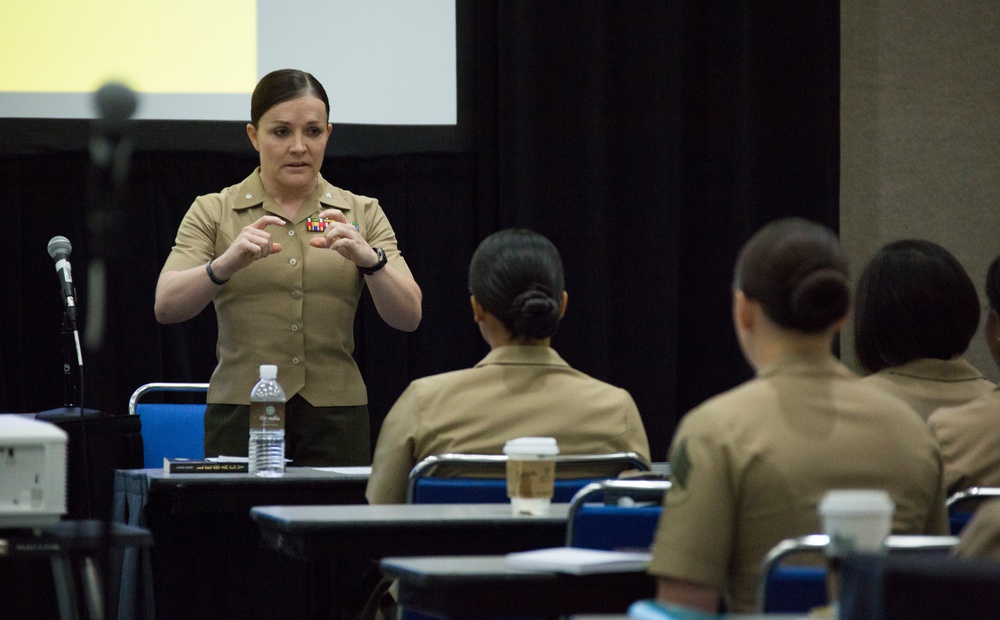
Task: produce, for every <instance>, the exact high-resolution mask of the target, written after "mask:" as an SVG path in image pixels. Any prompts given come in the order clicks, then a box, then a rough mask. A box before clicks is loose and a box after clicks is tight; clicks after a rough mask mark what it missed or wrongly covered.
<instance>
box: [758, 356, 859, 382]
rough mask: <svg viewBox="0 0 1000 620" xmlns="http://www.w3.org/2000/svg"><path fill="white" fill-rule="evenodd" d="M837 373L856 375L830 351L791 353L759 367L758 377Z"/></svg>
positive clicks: (847, 375)
mask: <svg viewBox="0 0 1000 620" xmlns="http://www.w3.org/2000/svg"><path fill="white" fill-rule="evenodd" d="M805 374H837V375H843V376H845V377H854V376H857V375H855V374H854V373H853V372H851V370H850V369H849V368H848V367H847V366H844V365H843V364H842V363H841V362H840V360H838V359H837V358H836V357H834V356H833V354H832V353H827V352H823V353H792V354H789V355H785V356H784V357H782V358H780V359H778V360H776V361H774V362H772V363H770V364H768V365H767V366H765V367H764V368H761V369H760V372H758V373H757V376H758V377H761V378H763V377H773V376H775V375H805Z"/></svg>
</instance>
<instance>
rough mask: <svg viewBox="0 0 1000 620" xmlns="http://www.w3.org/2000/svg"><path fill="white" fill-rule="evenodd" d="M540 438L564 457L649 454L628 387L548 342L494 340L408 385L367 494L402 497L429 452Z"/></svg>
mask: <svg viewBox="0 0 1000 620" xmlns="http://www.w3.org/2000/svg"><path fill="white" fill-rule="evenodd" d="M534 436H544V437H555V438H556V441H557V442H558V445H559V452H560V453H561V454H606V453H609V452H629V451H631V452H635V453H637V454H638V455H639V456H641V457H642V458H643V459H645V460H647V461H648V460H649V442H648V440H647V438H646V431H645V429H644V428H643V425H642V419H641V418H640V417H639V411H638V409H637V408H636V406H635V402H634V401H633V400H632V397H631V396H630V395H629V393H628V392H626V391H625V390H623V389H621V388H617V387H614V386H611V385H608V384H607V383H604V382H602V381H598V380H597V379H594V378H593V377H590V376H587V375H585V374H584V373H582V372H580V371H578V370H574V369H573V368H571V367H570V366H569V364H567V363H566V362H565V361H563V359H562V358H561V357H560V356H559V354H558V353H556V352H555V350H553V349H552V348H550V347H544V346H505V347H498V348H496V349H494V350H492V351H491V352H490V353H489V355H487V356H486V357H485V358H483V360H482V361H480V362H479V363H478V364H476V365H475V367H473V368H468V369H465V370H458V371H454V372H448V373H444V374H440V375H434V376H430V377H424V378H422V379H417V380H416V381H413V382H412V383H410V385H409V387H407V388H406V390H405V391H404V392H403V394H402V395H401V396H400V397H399V400H397V401H396V403H395V404H394V405H393V407H392V409H391V410H390V411H389V413H388V415H387V416H386V418H385V421H384V422H383V424H382V430H381V432H380V433H379V437H378V442H377V444H376V446H375V455H374V457H373V459H372V474H371V477H370V478H369V480H368V489H367V493H366V495H367V497H368V501H369V502H370V503H372V504H399V503H405V501H406V489H407V483H408V477H409V473H410V470H411V469H412V468H413V466H414V465H416V464H417V463H418V462H419V461H421V460H422V459H424V458H425V457H428V456H431V455H435V454H445V453H448V452H456V453H465V454H502V453H503V446H504V443H506V441H507V440H508V439H514V438H516V437H534Z"/></svg>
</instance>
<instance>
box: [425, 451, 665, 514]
mask: <svg viewBox="0 0 1000 620" xmlns="http://www.w3.org/2000/svg"><path fill="white" fill-rule="evenodd" d="M567 465H568V466H586V467H590V466H594V467H600V468H602V469H603V468H607V471H608V475H609V476H613V475H616V474H617V472H621V471H625V470H629V469H637V470H641V471H648V470H649V464H648V463H646V462H645V461H643V460H642V459H641V458H640V457H639V456H638V455H636V454H635V453H632V452H621V453H612V454H597V455H559V456H558V457H557V458H556V476H557V478H556V481H555V489H554V495H553V497H552V501H553V502H569V501H570V500H571V499H572V498H573V496H574V495H575V494H576V492H577V491H579V490H580V489H581V488H583V487H585V486H587V485H588V484H591V483H593V482H595V481H597V480H603V479H605V478H607V477H608V476H602V477H593V476H588V477H579V478H572V477H558V476H559V470H560V468H561V467H563V466H567ZM506 467H507V457H506V456H505V455H503V454H440V455H434V456H429V457H427V458H425V459H424V460H422V461H421V462H420V463H418V464H417V465H416V466H415V467H414V468H413V470H412V471H410V481H409V487H408V489H407V502H408V503H411V504H497V503H505V502H508V501H510V500H509V498H508V497H507V479H506ZM454 468H458V469H457V470H456V469H454ZM449 469H452V472H453V473H454V474H457V475H443V473H442V472H444V473H446V472H447V471H448V470H449ZM468 471H475V472H476V473H477V474H479V475H478V476H477V477H472V476H463V475H461V474H463V473H467V472H468Z"/></svg>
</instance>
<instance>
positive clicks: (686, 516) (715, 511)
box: [649, 410, 737, 592]
mask: <svg viewBox="0 0 1000 620" xmlns="http://www.w3.org/2000/svg"><path fill="white" fill-rule="evenodd" d="M706 413H708V412H707V411H704V410H702V411H700V412H699V411H698V410H695V411H692V412H691V413H689V414H688V415H687V416H685V417H684V420H683V421H682V422H681V425H680V428H679V429H678V431H677V434H676V436H675V438H674V442H673V445H672V446H671V450H670V465H671V476H670V479H671V482H672V486H671V488H670V490H669V491H667V493H666V495H665V496H664V499H663V513H662V514H661V517H660V523H659V526H658V528H657V532H656V537H655V540H654V543H653V559H652V562H651V563H650V566H649V572H650V573H651V574H653V575H655V576H657V577H671V578H674V579H680V580H684V581H690V582H692V583H696V584H699V585H703V586H707V587H710V588H716V589H718V590H719V591H720V592H721V591H723V589H724V587H725V584H726V575H727V569H728V566H729V562H730V555H731V547H732V544H733V529H734V522H735V515H736V511H737V507H736V499H735V495H734V490H733V487H732V482H731V475H730V470H731V461H732V458H731V455H730V453H729V452H730V451H729V448H728V447H727V446H726V445H725V443H724V439H723V438H722V437H720V435H721V434H722V429H717V428H714V427H712V425H711V424H710V423H711V419H710V416H707V415H705V414H706Z"/></svg>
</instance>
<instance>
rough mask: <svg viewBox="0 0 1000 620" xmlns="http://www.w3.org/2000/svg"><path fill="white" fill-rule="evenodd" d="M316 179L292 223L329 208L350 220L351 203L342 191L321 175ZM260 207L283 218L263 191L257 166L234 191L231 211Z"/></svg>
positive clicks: (276, 205) (276, 206)
mask: <svg viewBox="0 0 1000 620" xmlns="http://www.w3.org/2000/svg"><path fill="white" fill-rule="evenodd" d="M318 177H319V182H318V183H316V188H315V189H314V190H313V192H312V194H310V195H309V197H308V198H306V200H305V202H303V203H302V208H300V209H299V212H298V213H297V214H296V216H295V221H294V222H293V223H294V224H297V223H298V222H301V221H302V220H305V219H306V218H307V217H313V216H315V215H316V214H318V213H319V212H320V211H323V210H324V209H328V208H331V207H332V208H334V209H340V210H341V211H343V212H344V215H346V216H347V219H351V216H350V213H351V203H350V202H349V201H348V200H347V199H346V198H345V197H344V190H342V189H340V188H339V187H335V186H333V185H331V184H330V183H329V182H327V180H326V179H324V178H323V175H318ZM261 205H263V207H264V210H265V211H267V212H269V213H273V214H274V215H277V216H279V217H284V214H283V213H282V212H281V209H280V208H279V207H278V204H277V203H276V202H275V201H274V199H273V198H271V196H270V195H269V194H268V193H267V192H266V191H265V190H264V183H263V182H262V181H261V180H260V166H257V169H256V170H254V171H253V172H252V173H251V174H250V176H248V177H247V178H245V179H243V182H242V183H240V187H239V189H238V190H236V200H235V201H234V202H233V210H235V211H241V210H243V209H249V208H251V207H257V206H261Z"/></svg>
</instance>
